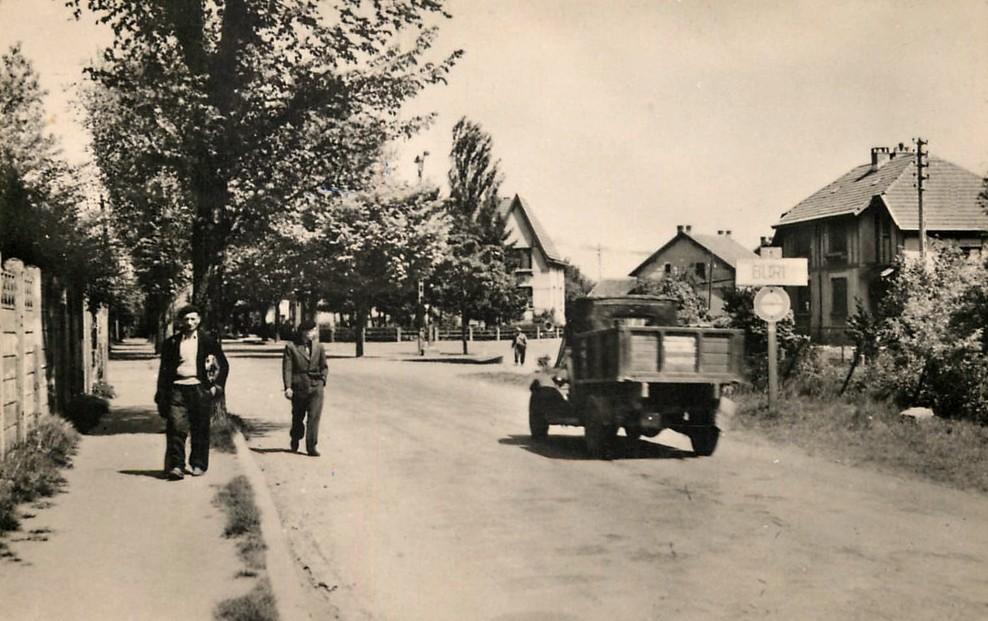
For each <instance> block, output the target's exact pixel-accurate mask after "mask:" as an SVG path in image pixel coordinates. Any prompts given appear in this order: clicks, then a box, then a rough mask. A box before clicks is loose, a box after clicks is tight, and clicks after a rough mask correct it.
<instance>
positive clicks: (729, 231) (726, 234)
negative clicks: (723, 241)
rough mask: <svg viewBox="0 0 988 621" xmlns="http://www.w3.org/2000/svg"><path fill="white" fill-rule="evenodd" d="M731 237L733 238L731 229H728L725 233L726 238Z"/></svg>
mask: <svg viewBox="0 0 988 621" xmlns="http://www.w3.org/2000/svg"><path fill="white" fill-rule="evenodd" d="M730 236H731V229H727V230H726V231H724V237H730Z"/></svg>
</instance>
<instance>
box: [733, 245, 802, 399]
mask: <svg viewBox="0 0 988 621" xmlns="http://www.w3.org/2000/svg"><path fill="white" fill-rule="evenodd" d="M772 254H774V255H776V256H771V254H770V256H769V257H763V258H758V259H738V262H737V271H736V277H735V282H736V283H737V285H738V286H756V287H761V288H760V289H759V290H758V293H756V294H755V302H754V307H755V308H754V310H755V314H756V315H758V317H760V318H761V319H763V320H765V322H766V323H767V324H768V325H767V336H768V410H769V412H775V407H776V403H775V402H776V396H777V395H778V392H779V372H778V358H779V356H778V351H779V349H778V341H777V338H776V330H775V324H776V322H778V321H781V320H782V319H785V317H786V316H787V315H788V314H789V309H790V308H791V303H790V300H789V294H788V293H786V290H785V289H783V288H782V287H780V286H778V285H788V286H792V287H805V286H806V283H807V282H808V281H809V265H808V261H807V260H806V259H783V258H779V257H778V256H777V255H778V254H781V253H772Z"/></svg>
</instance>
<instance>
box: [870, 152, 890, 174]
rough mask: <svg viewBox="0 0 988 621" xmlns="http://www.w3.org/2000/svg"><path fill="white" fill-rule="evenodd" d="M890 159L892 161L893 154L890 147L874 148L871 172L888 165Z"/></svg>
mask: <svg viewBox="0 0 988 621" xmlns="http://www.w3.org/2000/svg"><path fill="white" fill-rule="evenodd" d="M890 159H892V154H891V153H890V152H889V148H888V147H872V148H871V169H870V172H875V171H876V170H878V169H879V168H881V167H882V166H884V165H886V164H888V161H889V160H890Z"/></svg>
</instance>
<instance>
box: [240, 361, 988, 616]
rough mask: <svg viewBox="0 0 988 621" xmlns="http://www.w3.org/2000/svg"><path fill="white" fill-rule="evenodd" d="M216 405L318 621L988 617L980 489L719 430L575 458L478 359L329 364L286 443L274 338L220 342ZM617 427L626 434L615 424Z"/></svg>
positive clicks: (520, 395)
mask: <svg viewBox="0 0 988 621" xmlns="http://www.w3.org/2000/svg"><path fill="white" fill-rule="evenodd" d="M231 365H232V368H233V371H232V375H231V381H230V385H229V389H230V390H229V393H230V394H229V405H230V409H231V410H232V411H234V412H236V413H239V414H241V415H243V416H245V418H248V419H250V420H251V421H253V422H254V423H255V424H257V425H259V428H260V430H259V433H258V434H257V435H255V436H254V437H253V438H252V439H251V440H250V446H251V447H252V449H253V450H254V451H255V453H254V455H255V458H256V459H257V461H258V463H259V464H260V465H261V467H262V469H263V471H264V474H265V476H266V479H267V481H268V484H269V487H270V488H271V491H272V493H273V495H274V498H275V502H276V504H277V505H278V507H279V511H280V513H281V518H282V521H283V522H284V524H285V526H286V529H287V530H288V533H289V538H290V541H291V545H292V547H293V550H294V553H295V554H296V556H297V558H298V561H299V564H300V567H302V568H303V571H304V574H305V576H306V577H307V579H308V580H309V582H310V586H311V594H312V602H311V606H312V609H313V613H312V614H313V618H317V619H323V618H334V617H335V618H339V619H345V620H347V621H350V620H362V619H382V620H385V619H386V620H392V619H393V620H399V621H405V620H419V619H423V620H425V619H428V620H433V621H434V620H444V619H449V620H457V621H463V620H474V619H477V620H479V619H490V620H499V621H522V620H524V621H564V620H565V621H568V620H571V619H573V620H575V619H590V620H596V619H601V620H608V621H620V620H625V619H629V620H634V619H643V620H644V619H649V620H651V619H744V618H751V619H786V620H792V619H827V620H834V619H869V620H874V619H895V620H902V619H938V620H943V619H986V618H988V498H986V497H984V496H982V495H979V494H969V493H963V492H958V491H953V490H947V489H943V488H941V487H939V486H936V485H933V484H929V483H925V482H921V481H916V480H913V479H907V478H903V477H898V476H894V475H888V474H881V473H876V472H873V471H868V470H862V469H856V468H851V467H848V466H845V465H842V464H838V463H834V462H831V461H828V460H826V459H823V458H820V457H812V456H807V455H805V454H804V453H802V452H800V451H798V450H796V449H793V448H790V447H776V446H772V445H770V444H767V443H764V442H761V441H760V440H759V439H758V438H756V437H752V436H749V435H745V434H739V433H731V432H727V433H725V434H724V435H723V436H722V437H721V442H720V446H719V447H718V450H717V453H716V454H715V455H714V456H713V457H710V458H696V457H693V456H692V454H691V452H690V450H689V449H690V445H689V441H688V440H686V439H685V438H684V437H682V436H678V435H677V434H672V433H671V432H669V433H667V432H664V433H663V434H662V435H660V436H659V437H658V438H654V439H651V440H642V441H640V442H641V444H640V446H639V450H638V451H631V450H630V447H629V446H627V443H625V445H624V448H623V449H621V450H619V453H618V456H617V457H618V458H617V459H615V460H613V461H592V460H589V459H587V458H586V457H585V454H584V450H583V443H582V435H581V433H580V430H578V429H569V430H567V429H563V428H556V427H553V428H551V429H550V437H549V440H548V441H547V442H544V443H532V442H531V441H530V439H529V437H528V429H527V413H526V412H527V410H526V408H527V399H528V395H527V391H526V390H525V389H524V388H523V387H519V386H516V385H511V384H508V383H495V382H492V381H488V380H485V379H483V378H482V377H480V376H478V375H477V374H478V373H484V372H488V371H498V370H503V369H510V368H511V367H510V365H507V366H506V367H497V366H495V367H493V368H492V367H487V366H484V367H479V366H472V365H451V364H428V363H410V362H398V361H390V360H383V359H362V360H356V359H352V358H347V359H333V360H330V372H331V379H330V384H329V388H328V394H327V404H326V411H325V413H324V415H323V425H322V432H321V441H320V445H319V448H320V450H321V451H322V454H323V456H322V457H320V458H312V457H307V456H306V455H305V454H304V452H303V453H301V454H297V455H296V454H291V453H288V452H287V451H286V449H287V446H288V422H289V419H290V414H289V404H288V402H287V401H286V400H285V399H284V398H283V397H281V380H280V354H279V352H278V350H276V349H272V348H263V347H259V348H254V349H250V350H247V351H239V352H238V351H236V349H233V348H232V351H231ZM622 440H623V438H622Z"/></svg>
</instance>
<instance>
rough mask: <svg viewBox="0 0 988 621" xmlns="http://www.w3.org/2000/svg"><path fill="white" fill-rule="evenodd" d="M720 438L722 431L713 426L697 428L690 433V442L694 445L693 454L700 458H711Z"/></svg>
mask: <svg viewBox="0 0 988 621" xmlns="http://www.w3.org/2000/svg"><path fill="white" fill-rule="evenodd" d="M719 438H720V429H718V428H717V427H714V426H713V425H711V426H709V427H697V428H696V429H693V430H692V431H690V442H692V443H693V452H694V453H696V454H697V455H699V456H700V457H710V456H711V455H713V454H714V450H715V449H716V448H717V440H718V439H719Z"/></svg>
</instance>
